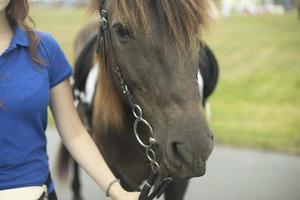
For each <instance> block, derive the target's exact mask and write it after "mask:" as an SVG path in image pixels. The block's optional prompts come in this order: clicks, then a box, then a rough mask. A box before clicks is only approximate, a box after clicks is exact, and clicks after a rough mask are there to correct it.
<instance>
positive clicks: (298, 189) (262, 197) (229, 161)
mask: <svg viewBox="0 0 300 200" xmlns="http://www.w3.org/2000/svg"><path fill="white" fill-rule="evenodd" d="M47 137H48V152H49V154H50V163H52V167H53V161H54V160H55V157H56V152H57V147H58V144H59V137H58V134H57V133H56V131H54V130H48V132H47ZM54 178H55V177H54ZM68 187H69V185H68V184H67V185H61V184H59V183H56V189H57V192H58V196H59V198H60V199H61V200H71V198H70V196H71V195H70V194H71V193H70V190H69V188H68ZM83 194H84V197H85V200H100V199H107V198H105V197H104V194H103V192H102V191H101V190H100V189H99V188H98V187H97V186H96V185H95V184H94V183H93V182H92V180H91V179H90V178H89V177H87V176H86V175H85V174H83ZM185 199H186V200H202V199H203V200H300V157H296V156H291V155H285V154H276V153H271V152H261V151H253V150H248V149H235V148H228V147H223V146H216V147H215V149H214V152H213V154H212V156H211V157H210V159H209V161H208V166H207V173H206V175H205V176H204V177H201V178H195V179H192V181H191V184H190V186H189V189H188V191H187V194H186V198H185Z"/></svg>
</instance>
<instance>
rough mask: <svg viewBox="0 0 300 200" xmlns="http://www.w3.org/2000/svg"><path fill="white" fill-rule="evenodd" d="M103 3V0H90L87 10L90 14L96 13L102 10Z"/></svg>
mask: <svg viewBox="0 0 300 200" xmlns="http://www.w3.org/2000/svg"><path fill="white" fill-rule="evenodd" d="M104 3H105V0H91V3H90V6H89V10H90V11H91V12H96V11H98V10H99V9H101V8H102V6H103V4H104Z"/></svg>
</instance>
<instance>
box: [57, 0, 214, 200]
mask: <svg viewBox="0 0 300 200" xmlns="http://www.w3.org/2000/svg"><path fill="white" fill-rule="evenodd" d="M91 5H92V6H91V9H92V10H93V11H95V12H96V11H101V12H102V11H105V13H104V14H106V16H107V18H105V17H103V16H102V14H103V13H102V14H101V22H106V23H105V26H107V27H106V28H105V29H104V28H103V26H104V25H103V23H101V24H100V25H99V23H98V22H95V21H93V22H90V23H89V24H88V25H87V26H85V27H84V28H83V29H82V30H81V31H80V32H79V34H78V35H77V37H76V40H75V41H76V42H75V55H76V62H75V74H74V79H75V86H76V88H77V89H78V90H79V91H84V90H85V86H86V81H87V79H88V73H89V72H90V71H91V70H92V69H96V68H97V69H98V70H96V73H97V81H96V83H95V91H94V93H93V95H92V96H93V98H92V103H91V104H90V105H89V106H86V104H84V103H82V104H79V106H78V112H79V114H80V117H81V119H82V121H83V123H84V124H85V125H86V126H87V128H88V130H89V132H90V133H91V135H92V137H93V139H94V141H95V143H96V145H97V147H98V148H99V150H100V151H101V153H102V155H103V157H104V159H105V161H106V162H107V164H108V165H109V167H110V169H111V170H112V172H113V173H114V175H115V176H116V177H117V178H119V179H120V180H121V185H122V187H124V188H125V189H126V190H128V191H138V190H140V186H141V184H142V182H143V181H144V180H145V179H147V177H148V175H149V173H151V171H153V168H155V169H157V170H159V177H158V179H157V180H156V182H155V184H157V182H159V181H161V180H164V179H165V178H166V177H172V182H171V183H170V185H169V186H168V187H167V188H166V190H165V191H163V192H164V194H165V199H166V200H182V199H183V198H184V194H185V191H186V189H187V186H188V180H189V179H190V178H192V177H200V176H203V175H204V174H205V172H206V161H207V159H208V157H209V156H210V154H211V152H212V150H213V140H214V136H213V133H212V131H211V129H210V128H209V125H208V122H207V119H206V115H205V102H206V100H207V97H208V96H209V95H210V94H211V93H212V91H213V90H214V88H215V85H216V83H217V78H218V70H217V68H218V67H217V61H216V59H215V57H214V55H213V53H212V51H211V50H210V49H209V48H208V46H206V45H205V43H204V42H203V41H202V35H203V34H202V33H203V30H205V28H206V27H207V25H208V23H209V18H210V16H209V2H208V0H185V1H182V0H159V1H158V0H153V1H149V0H128V1H119V0H106V1H105V0H94V1H93V2H92V4H91ZM105 32H106V34H108V36H106V37H103V36H101V34H100V33H102V34H104V35H105ZM116 65H117V66H118V68H117V70H116V67H115V66H116ZM212 69H213V70H212ZM94 71H95V70H94ZM116 71H118V75H117V77H116V75H115V74H116ZM120 71H121V72H120ZM199 73H201V74H202V75H203V74H204V75H203V79H204V82H205V83H206V82H207V83H208V84H204V90H203V92H199V86H198V84H199V81H198V82H197V77H198V78H199ZM120 82H121V83H120ZM120 85H121V86H120ZM124 85H125V86H126V87H125V89H124V87H123V86H124ZM129 91H130V92H129ZM124 93H126V94H129V95H127V96H126V95H125V96H124ZM201 93H203V94H201ZM128 96H129V97H131V100H132V99H134V103H132V102H131V103H130V101H128V100H127V98H128ZM149 132H150V136H151V137H150V139H149V138H148V135H149ZM148 139H149V142H150V143H151V144H149V147H150V146H151V148H147V146H148V144H145V143H147V142H145V141H148ZM141 144H142V145H141ZM143 144H144V145H143ZM152 144H153V146H152ZM145 146H146V148H144V147H145ZM145 149H146V152H147V153H146V154H145ZM68 157H69V155H68V153H67V151H66V149H65V148H64V147H63V146H62V147H61V150H60V156H59V162H58V164H59V166H58V168H59V169H60V174H63V173H65V170H67V166H68V165H67V164H68V163H67V161H68V159H67V158H68ZM149 157H150V158H149ZM149 160H150V161H151V164H149ZM153 164H154V165H153ZM74 169H75V175H74V180H73V192H74V199H81V194H80V182H79V177H78V173H79V171H78V165H77V164H75V165H74Z"/></svg>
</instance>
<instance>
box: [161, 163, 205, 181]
mask: <svg viewBox="0 0 300 200" xmlns="http://www.w3.org/2000/svg"><path fill="white" fill-rule="evenodd" d="M161 165H162V167H161V177H162V178H166V177H172V178H175V179H178V178H179V179H191V178H194V177H200V176H204V175H205V173H206V163H203V164H202V165H201V166H198V167H197V168H196V169H194V168H190V167H189V166H186V165H182V166H181V167H180V168H176V167H175V166H174V165H172V164H170V163H165V162H163V163H162V164H161Z"/></svg>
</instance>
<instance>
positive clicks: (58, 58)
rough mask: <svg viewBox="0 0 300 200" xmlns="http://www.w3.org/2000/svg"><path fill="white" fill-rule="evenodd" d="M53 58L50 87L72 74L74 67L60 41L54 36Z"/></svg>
mask: <svg viewBox="0 0 300 200" xmlns="http://www.w3.org/2000/svg"><path fill="white" fill-rule="evenodd" d="M51 54H52V58H51V60H50V66H49V76H50V77H49V79H50V88H53V87H54V86H56V85H58V84H59V83H61V82H62V81H64V80H65V79H67V78H69V77H70V76H71V75H72V67H71V65H70V63H69V62H68V60H67V58H66V56H65V54H64V53H63V51H62V49H61V47H60V46H59V44H58V42H57V41H56V40H55V39H54V38H53V48H52V53H51Z"/></svg>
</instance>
